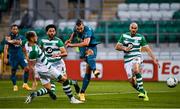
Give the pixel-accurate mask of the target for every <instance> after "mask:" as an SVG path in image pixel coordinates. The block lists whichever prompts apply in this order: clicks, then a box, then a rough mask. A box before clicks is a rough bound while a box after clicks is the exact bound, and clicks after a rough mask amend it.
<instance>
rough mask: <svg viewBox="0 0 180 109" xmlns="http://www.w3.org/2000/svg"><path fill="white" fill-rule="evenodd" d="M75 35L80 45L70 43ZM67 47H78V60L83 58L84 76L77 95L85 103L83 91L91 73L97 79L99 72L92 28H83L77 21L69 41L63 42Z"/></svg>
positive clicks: (80, 22) (81, 22)
mask: <svg viewBox="0 0 180 109" xmlns="http://www.w3.org/2000/svg"><path fill="white" fill-rule="evenodd" d="M75 35H77V37H78V39H79V40H80V43H71V41H72V39H73V37H74V36H75ZM65 44H66V46H67V47H79V50H80V58H83V59H84V60H85V61H86V63H87V66H86V74H85V76H84V78H83V85H82V88H81V91H80V94H79V97H80V100H81V101H85V91H86V89H87V87H88V84H89V82H90V79H91V72H93V73H94V75H95V77H98V75H99V74H100V72H99V71H98V70H97V69H96V55H97V47H96V45H97V44H99V43H98V42H97V41H96V39H95V37H94V32H93V30H92V28H90V27H88V26H85V25H84V24H83V21H82V20H80V19H78V20H77V21H76V25H75V28H74V32H73V33H72V34H71V37H70V39H69V40H67V41H66V42H65Z"/></svg>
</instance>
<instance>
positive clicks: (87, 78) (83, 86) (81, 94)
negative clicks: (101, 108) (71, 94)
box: [79, 73, 91, 101]
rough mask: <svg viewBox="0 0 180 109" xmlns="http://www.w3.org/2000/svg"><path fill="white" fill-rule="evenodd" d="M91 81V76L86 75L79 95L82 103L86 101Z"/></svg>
mask: <svg viewBox="0 0 180 109" xmlns="http://www.w3.org/2000/svg"><path fill="white" fill-rule="evenodd" d="M90 80H91V74H88V73H86V74H85V76H84V78H83V85H82V88H81V91H80V94H79V98H80V100H81V101H85V100H86V99H85V91H86V89H87V87H88V85H89V82H90Z"/></svg>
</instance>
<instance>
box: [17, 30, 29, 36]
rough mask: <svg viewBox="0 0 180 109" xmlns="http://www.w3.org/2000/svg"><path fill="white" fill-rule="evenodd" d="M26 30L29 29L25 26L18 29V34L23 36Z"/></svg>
mask: <svg viewBox="0 0 180 109" xmlns="http://www.w3.org/2000/svg"><path fill="white" fill-rule="evenodd" d="M28 30H29V29H26V28H24V29H20V30H19V34H20V35H23V36H25V35H26V32H27V31H28Z"/></svg>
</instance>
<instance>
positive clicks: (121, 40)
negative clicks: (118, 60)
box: [118, 35, 124, 44]
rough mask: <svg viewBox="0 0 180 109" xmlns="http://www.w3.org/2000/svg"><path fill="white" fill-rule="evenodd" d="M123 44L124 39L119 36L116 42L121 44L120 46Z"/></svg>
mask: <svg viewBox="0 0 180 109" xmlns="http://www.w3.org/2000/svg"><path fill="white" fill-rule="evenodd" d="M123 42H124V37H123V35H121V36H120V38H119V40H118V43H121V44H122V43H123Z"/></svg>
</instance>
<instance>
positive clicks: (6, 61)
mask: <svg viewBox="0 0 180 109" xmlns="http://www.w3.org/2000/svg"><path fill="white" fill-rule="evenodd" d="M8 49H9V45H7V44H6V45H4V63H5V64H7V63H8V58H7V55H8Z"/></svg>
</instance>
